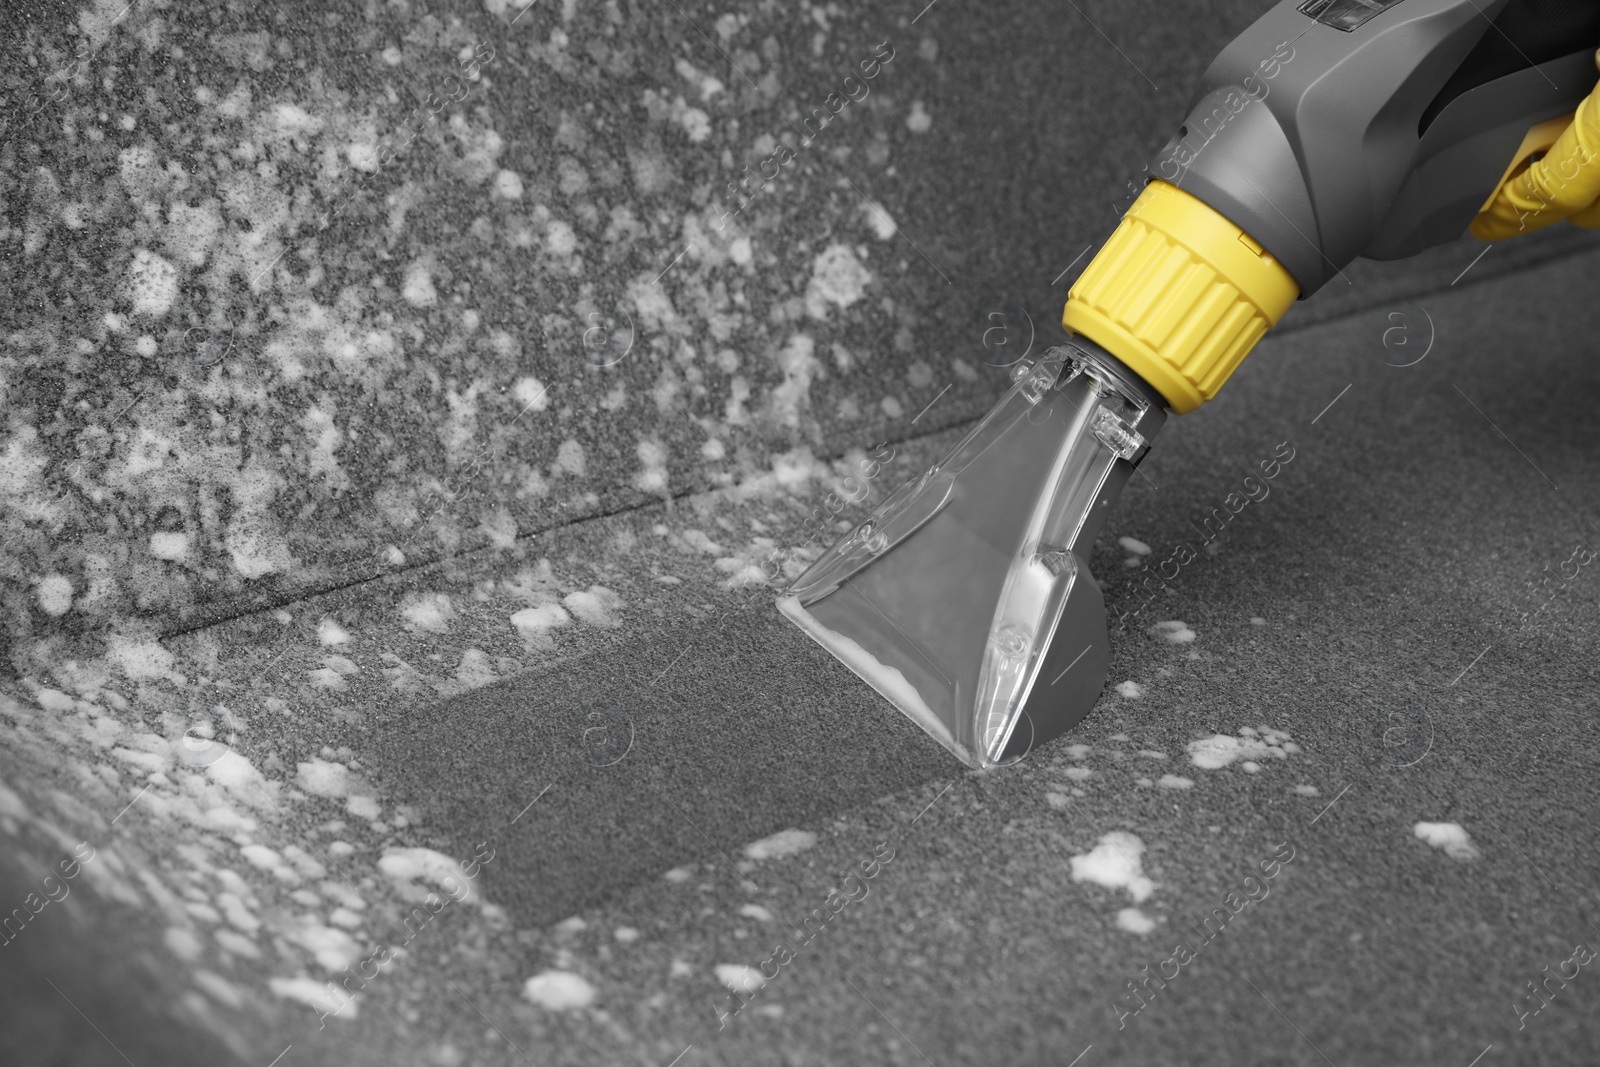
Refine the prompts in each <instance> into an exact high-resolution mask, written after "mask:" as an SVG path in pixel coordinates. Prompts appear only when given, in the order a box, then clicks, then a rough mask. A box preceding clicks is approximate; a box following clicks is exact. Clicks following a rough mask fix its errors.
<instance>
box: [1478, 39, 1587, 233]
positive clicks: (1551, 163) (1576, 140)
mask: <svg viewBox="0 0 1600 1067" xmlns="http://www.w3.org/2000/svg"><path fill="white" fill-rule="evenodd" d="M1595 62H1596V65H1600V52H1597V53H1596V54H1595ZM1597 201H1600V87H1597V88H1596V89H1595V91H1594V92H1592V93H1590V94H1589V95H1588V96H1587V97H1585V98H1584V100H1583V103H1581V104H1579V105H1578V109H1577V111H1575V112H1574V113H1573V116H1572V121H1571V122H1570V123H1569V124H1568V125H1567V128H1566V129H1565V130H1563V131H1562V133H1561V136H1560V137H1557V138H1556V142H1555V144H1553V145H1551V146H1550V149H1549V151H1547V152H1546V153H1545V154H1544V156H1543V157H1542V158H1540V159H1536V160H1533V161H1532V162H1530V163H1529V164H1527V166H1525V167H1524V168H1523V169H1522V170H1521V171H1519V172H1518V173H1516V174H1514V175H1513V176H1512V177H1510V178H1508V179H1507V180H1506V182H1505V184H1503V185H1501V186H1500V190H1499V192H1497V193H1496V194H1495V197H1494V200H1493V201H1491V202H1490V204H1489V206H1488V207H1486V208H1484V209H1483V210H1482V211H1480V212H1479V213H1478V217H1477V218H1475V219H1473V220H1472V225H1471V227H1469V229H1470V231H1471V233H1472V236H1474V237H1476V238H1478V239H1479V240H1481V241H1503V240H1505V239H1506V238H1507V237H1515V236H1517V235H1518V234H1522V233H1531V232H1533V231H1534V230H1539V229H1543V228H1544V227H1546V226H1549V225H1550V224H1551V223H1553V222H1559V221H1561V220H1562V219H1571V220H1572V221H1573V223H1574V224H1576V225H1579V226H1583V227H1586V228H1592V227H1595V226H1600V203H1597Z"/></svg>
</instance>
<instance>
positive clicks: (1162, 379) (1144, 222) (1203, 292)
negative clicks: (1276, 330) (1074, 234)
mask: <svg viewBox="0 0 1600 1067" xmlns="http://www.w3.org/2000/svg"><path fill="white" fill-rule="evenodd" d="M1299 295H1300V287H1299V286H1298V285H1296V284H1295V280H1294V278H1293V277H1292V276H1291V275H1290V274H1289V272H1288V271H1287V270H1285V269H1284V267H1283V265H1282V264H1280V263H1279V262H1278V261H1277V260H1276V259H1274V258H1273V257H1272V256H1271V255H1270V254H1268V253H1267V252H1266V251H1264V250H1263V249H1262V247H1261V246H1260V245H1259V244H1257V243H1256V242H1255V241H1253V240H1251V239H1250V236H1249V235H1248V234H1246V233H1245V232H1244V231H1243V230H1241V229H1239V227H1237V226H1235V225H1234V224H1233V223H1231V222H1229V221H1228V220H1227V219H1226V218H1224V217H1223V216H1222V215H1220V214H1218V213H1217V212H1216V211H1215V210H1213V209H1212V208H1211V207H1209V206H1208V205H1207V204H1206V203H1205V202H1204V201H1202V200H1199V199H1197V198H1196V197H1194V196H1191V195H1190V194H1188V193H1186V192H1184V191H1183V190H1182V189H1179V188H1178V187H1177V186H1175V185H1172V184H1170V183H1168V182H1164V181H1159V180H1158V181H1153V182H1151V183H1150V184H1149V185H1147V186H1145V188H1144V192H1143V193H1141V194H1140V195H1139V198H1138V199H1137V200H1135V201H1134V202H1133V206H1132V207H1130V208H1129V209H1128V211H1127V214H1125V215H1123V217H1122V223H1121V224H1120V225H1119V226H1118V227H1117V229H1116V232H1114V233H1113V234H1112V235H1111V239H1110V240H1108V241H1107V242H1106V243H1105V246H1104V247H1102V248H1101V249H1100V251H1099V252H1098V253H1096V254H1095V257H1094V259H1093V260H1091V261H1090V263H1089V266H1088V267H1087V268H1085V269H1084V272H1083V274H1082V275H1081V276H1080V277H1079V278H1078V280H1077V282H1076V283H1075V284H1074V285H1073V286H1072V290H1071V292H1069V293H1068V294H1067V307H1066V311H1065V312H1063V313H1062V316H1061V323H1062V325H1063V326H1065V327H1066V328H1067V329H1068V330H1071V331H1072V332H1073V333H1080V334H1083V335H1084V336H1085V337H1087V338H1089V339H1090V340H1091V341H1094V342H1095V343H1096V344H1098V345H1100V346H1101V347H1102V348H1104V349H1105V350H1106V351H1108V352H1110V353H1111V354H1112V355H1114V356H1116V357H1117V358H1118V359H1120V360H1121V361H1122V362H1123V363H1125V364H1127V365H1128V367H1129V368H1131V369H1132V370H1133V371H1134V372H1135V373H1136V374H1138V375H1139V376H1140V377H1141V378H1143V379H1144V380H1145V381H1146V382H1149V383H1150V384H1151V385H1152V386H1154V387H1155V388H1156V390H1157V391H1159V392H1160V393H1161V395H1162V396H1164V397H1166V400H1167V404H1168V405H1169V406H1170V407H1171V408H1172V410H1173V411H1176V412H1177V413H1178V414H1180V415H1182V414H1185V413H1187V412H1190V411H1193V410H1194V409H1195V408H1197V407H1199V406H1200V405H1201V404H1203V403H1205V402H1206V401H1207V400H1210V399H1211V398H1212V397H1214V396H1216V395H1217V390H1218V389H1220V388H1222V383H1223V382H1225V381H1227V380H1228V375H1230V374H1232V373H1233V371H1234V368H1235V367H1237V366H1238V365H1239V363H1240V361H1242V360H1243V359H1244V357H1245V355H1246V354H1247V353H1248V352H1249V351H1250V349H1251V348H1253V347H1254V346H1255V343H1256V342H1257V341H1259V340H1260V339H1261V335H1262V334H1264V333H1266V332H1267V330H1268V329H1270V328H1271V327H1273V326H1276V325H1277V324H1278V320H1279V319H1280V318H1282V317H1283V313H1284V312H1285V311H1287V310H1288V309H1289V305H1290V304H1292V303H1294V301H1295V298H1296V297H1298V296H1299Z"/></svg>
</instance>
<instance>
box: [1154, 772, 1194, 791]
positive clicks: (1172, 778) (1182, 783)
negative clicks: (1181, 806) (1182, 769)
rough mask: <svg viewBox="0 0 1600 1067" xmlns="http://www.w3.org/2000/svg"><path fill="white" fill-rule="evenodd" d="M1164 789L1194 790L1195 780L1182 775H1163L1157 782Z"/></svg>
mask: <svg viewBox="0 0 1600 1067" xmlns="http://www.w3.org/2000/svg"><path fill="white" fill-rule="evenodd" d="M1156 784H1157V785H1159V786H1160V787H1161V788H1162V789H1193V788H1194V779H1192V778H1185V777H1183V775H1181V774H1163V775H1162V776H1161V777H1160V779H1158V780H1157V782H1156Z"/></svg>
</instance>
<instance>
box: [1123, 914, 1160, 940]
mask: <svg viewBox="0 0 1600 1067" xmlns="http://www.w3.org/2000/svg"><path fill="white" fill-rule="evenodd" d="M1117 928H1118V929H1120V930H1126V931H1128V933H1130V934H1148V933H1149V932H1150V931H1151V930H1154V929H1155V928H1156V921H1155V920H1154V919H1152V918H1150V916H1148V915H1146V914H1145V913H1144V912H1142V911H1140V910H1139V909H1138V908H1123V909H1122V910H1121V911H1119V912H1117Z"/></svg>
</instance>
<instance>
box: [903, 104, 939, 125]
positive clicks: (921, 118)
mask: <svg viewBox="0 0 1600 1067" xmlns="http://www.w3.org/2000/svg"><path fill="white" fill-rule="evenodd" d="M932 127H933V116H931V115H929V114H928V112H927V109H926V108H924V107H923V106H922V101H921V100H913V101H912V102H911V114H909V115H907V116H906V129H908V130H910V131H911V132H912V133H927V132H928V130H929V129H931V128H932Z"/></svg>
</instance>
